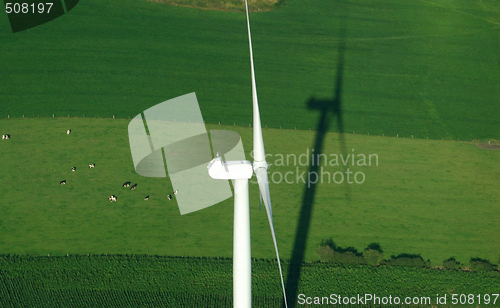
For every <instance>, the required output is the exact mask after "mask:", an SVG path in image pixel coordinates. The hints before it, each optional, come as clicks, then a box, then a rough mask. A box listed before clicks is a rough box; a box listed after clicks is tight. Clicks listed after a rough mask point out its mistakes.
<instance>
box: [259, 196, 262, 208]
mask: <svg viewBox="0 0 500 308" xmlns="http://www.w3.org/2000/svg"><path fill="white" fill-rule="evenodd" d="M261 207H262V195H261V194H259V212H260V209H261Z"/></svg>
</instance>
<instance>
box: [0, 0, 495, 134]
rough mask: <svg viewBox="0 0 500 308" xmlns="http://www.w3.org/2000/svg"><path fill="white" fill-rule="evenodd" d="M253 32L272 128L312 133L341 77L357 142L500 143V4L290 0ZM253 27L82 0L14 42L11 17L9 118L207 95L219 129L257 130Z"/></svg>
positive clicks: (4, 94)
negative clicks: (373, 138) (363, 138)
mask: <svg viewBox="0 0 500 308" xmlns="http://www.w3.org/2000/svg"><path fill="white" fill-rule="evenodd" d="M251 23H252V35H253V41H254V54H255V65H256V74H257V86H258V92H259V98H260V101H261V114H262V122H263V124H264V125H268V126H269V127H279V126H280V125H281V126H282V127H284V128H294V127H295V126H297V128H298V129H305V130H307V129H309V128H314V127H315V125H316V121H317V118H318V111H315V110H309V109H308V108H307V106H306V103H307V102H308V101H309V99H310V98H312V97H315V98H317V99H326V100H332V99H333V92H334V88H335V87H336V86H338V84H337V83H336V82H335V80H336V76H337V74H342V80H343V81H342V87H341V90H342V92H341V93H342V95H341V101H342V109H341V111H342V114H343V118H344V127H343V129H344V130H345V131H346V132H352V131H356V132H357V133H362V134H368V132H370V134H372V135H373V134H376V135H381V134H382V133H385V134H386V135H392V136H395V135H396V134H399V136H404V137H411V135H414V136H415V137H416V138H426V137H427V136H429V137H430V138H433V139H442V138H445V139H454V140H457V139H458V138H460V139H461V140H472V139H485V138H493V139H500V129H499V128H500V125H499V124H498V123H499V122H500V112H499V111H500V104H498V99H499V97H500V66H499V60H500V58H499V57H500V56H499V53H498V50H500V40H499V33H500V30H499V27H500V4H499V3H498V1H495V0H453V1H451V0H446V1H445V0H435V1H423V0H416V1H412V2H411V3H406V2H401V1H398V0H384V1H382V0H380V1H370V0H352V1H322V0H308V1H303V0H301V1H299V0H290V1H287V4H286V5H285V6H283V7H281V8H279V9H276V10H272V11H268V12H261V13H254V14H251ZM245 26H246V24H245V19H244V14H242V13H238V12H221V11H209V10H199V9H194V8H183V7H172V6H167V5H162V4H159V3H154V2H150V1H143V0H121V1H117V0H107V1H96V0H86V1H81V3H80V4H79V5H78V6H77V7H76V8H75V9H73V10H72V11H71V12H70V13H69V14H67V15H64V16H63V17H61V18H58V19H56V20H54V21H52V22H50V23H47V24H44V25H42V26H39V27H37V28H34V29H30V30H27V31H23V32H20V33H16V34H12V33H11V32H10V29H9V25H8V20H7V16H6V14H0V42H1V44H0V53H1V55H2V56H1V57H0V67H1V72H2V73H1V74H0V106H2V108H0V117H7V116H8V115H10V116H11V117H22V115H26V116H30V117H36V116H38V115H40V116H42V117H43V116H45V117H47V116H52V114H55V115H56V116H67V115H68V114H71V115H72V116H78V117H81V116H83V115H84V114H85V115H86V116H87V117H89V116H92V117H97V116H98V115H99V116H100V117H108V118H110V117H111V116H112V115H115V116H117V117H122V118H128V117H129V116H134V115H135V114H137V113H139V112H141V111H142V110H144V109H146V108H148V107H150V106H152V105H155V104H157V103H159V102H162V101H165V100H167V99H170V98H173V97H177V96H179V95H183V94H186V93H191V92H196V94H197V96H198V99H199V102H200V104H201V109H202V112H203V115H204V118H205V120H206V121H207V122H208V123H218V122H219V121H222V123H226V124H233V123H234V122H236V123H237V124H239V125H242V126H245V125H248V123H250V122H251V114H252V113H251V104H250V93H251V92H250V76H249V54H248V41H247V37H246V35H247V34H246V28H245ZM341 43H343V45H342V44H341ZM341 46H344V47H343V49H342V48H341ZM342 50H343V51H342ZM340 51H342V52H344V53H345V55H344V61H343V63H342V64H343V68H342V69H341V70H340V69H339V67H338V64H339V63H338V60H339V59H338V56H339V52H340ZM283 106H286V107H287V112H283V109H282V108H283ZM329 129H330V130H332V131H338V129H339V128H338V126H337V125H332V126H331V127H330V128H329Z"/></svg>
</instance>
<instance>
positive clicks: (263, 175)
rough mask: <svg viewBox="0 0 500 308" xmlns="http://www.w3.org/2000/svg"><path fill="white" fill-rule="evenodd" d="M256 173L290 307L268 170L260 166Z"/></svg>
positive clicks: (284, 292) (286, 305) (284, 293)
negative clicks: (275, 227) (276, 232)
mask: <svg viewBox="0 0 500 308" xmlns="http://www.w3.org/2000/svg"><path fill="white" fill-rule="evenodd" d="M255 175H256V177H257V182H258V183H259V190H260V194H261V196H262V199H264V207H265V208H266V212H267V219H268V220H269V227H270V228H271V234H272V236H273V242H274V249H275V250H276V258H278V267H279V269H280V277H281V286H282V287H283V298H284V300H285V307H286V308H288V304H287V301H286V291H285V282H284V281H283V270H282V269H281V261H280V254H279V251H278V243H277V242H276V234H275V232H274V223H273V211H272V208H271V195H270V193H269V180H268V178H267V170H266V169H265V168H258V169H257V170H255Z"/></svg>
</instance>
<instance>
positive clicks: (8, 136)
mask: <svg viewBox="0 0 500 308" xmlns="http://www.w3.org/2000/svg"><path fill="white" fill-rule="evenodd" d="M2 139H10V135H9V134H7V135H2Z"/></svg>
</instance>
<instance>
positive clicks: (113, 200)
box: [2, 129, 179, 202]
mask: <svg viewBox="0 0 500 308" xmlns="http://www.w3.org/2000/svg"><path fill="white" fill-rule="evenodd" d="M70 133H71V129H68V130H67V131H66V134H67V135H69V134H70ZM2 139H10V135H3V136H2ZM92 168H95V163H94V164H89V169H92ZM71 171H73V172H76V166H75V167H73V168H71ZM59 184H61V185H65V184H66V180H63V181H61V182H60V183H59ZM131 184H132V182H125V183H123V185H122V187H130V190H135V189H136V188H137V183H136V184H134V185H131ZM178 193H179V191H178V190H177V189H176V190H175V191H174V192H173V193H172V194H174V195H177V194H178ZM172 194H169V195H168V196H167V198H168V200H172ZM117 199H118V198H117V197H116V196H115V195H111V196H109V197H108V200H109V201H111V202H116V200H117ZM144 200H149V195H147V196H146V197H144Z"/></svg>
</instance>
